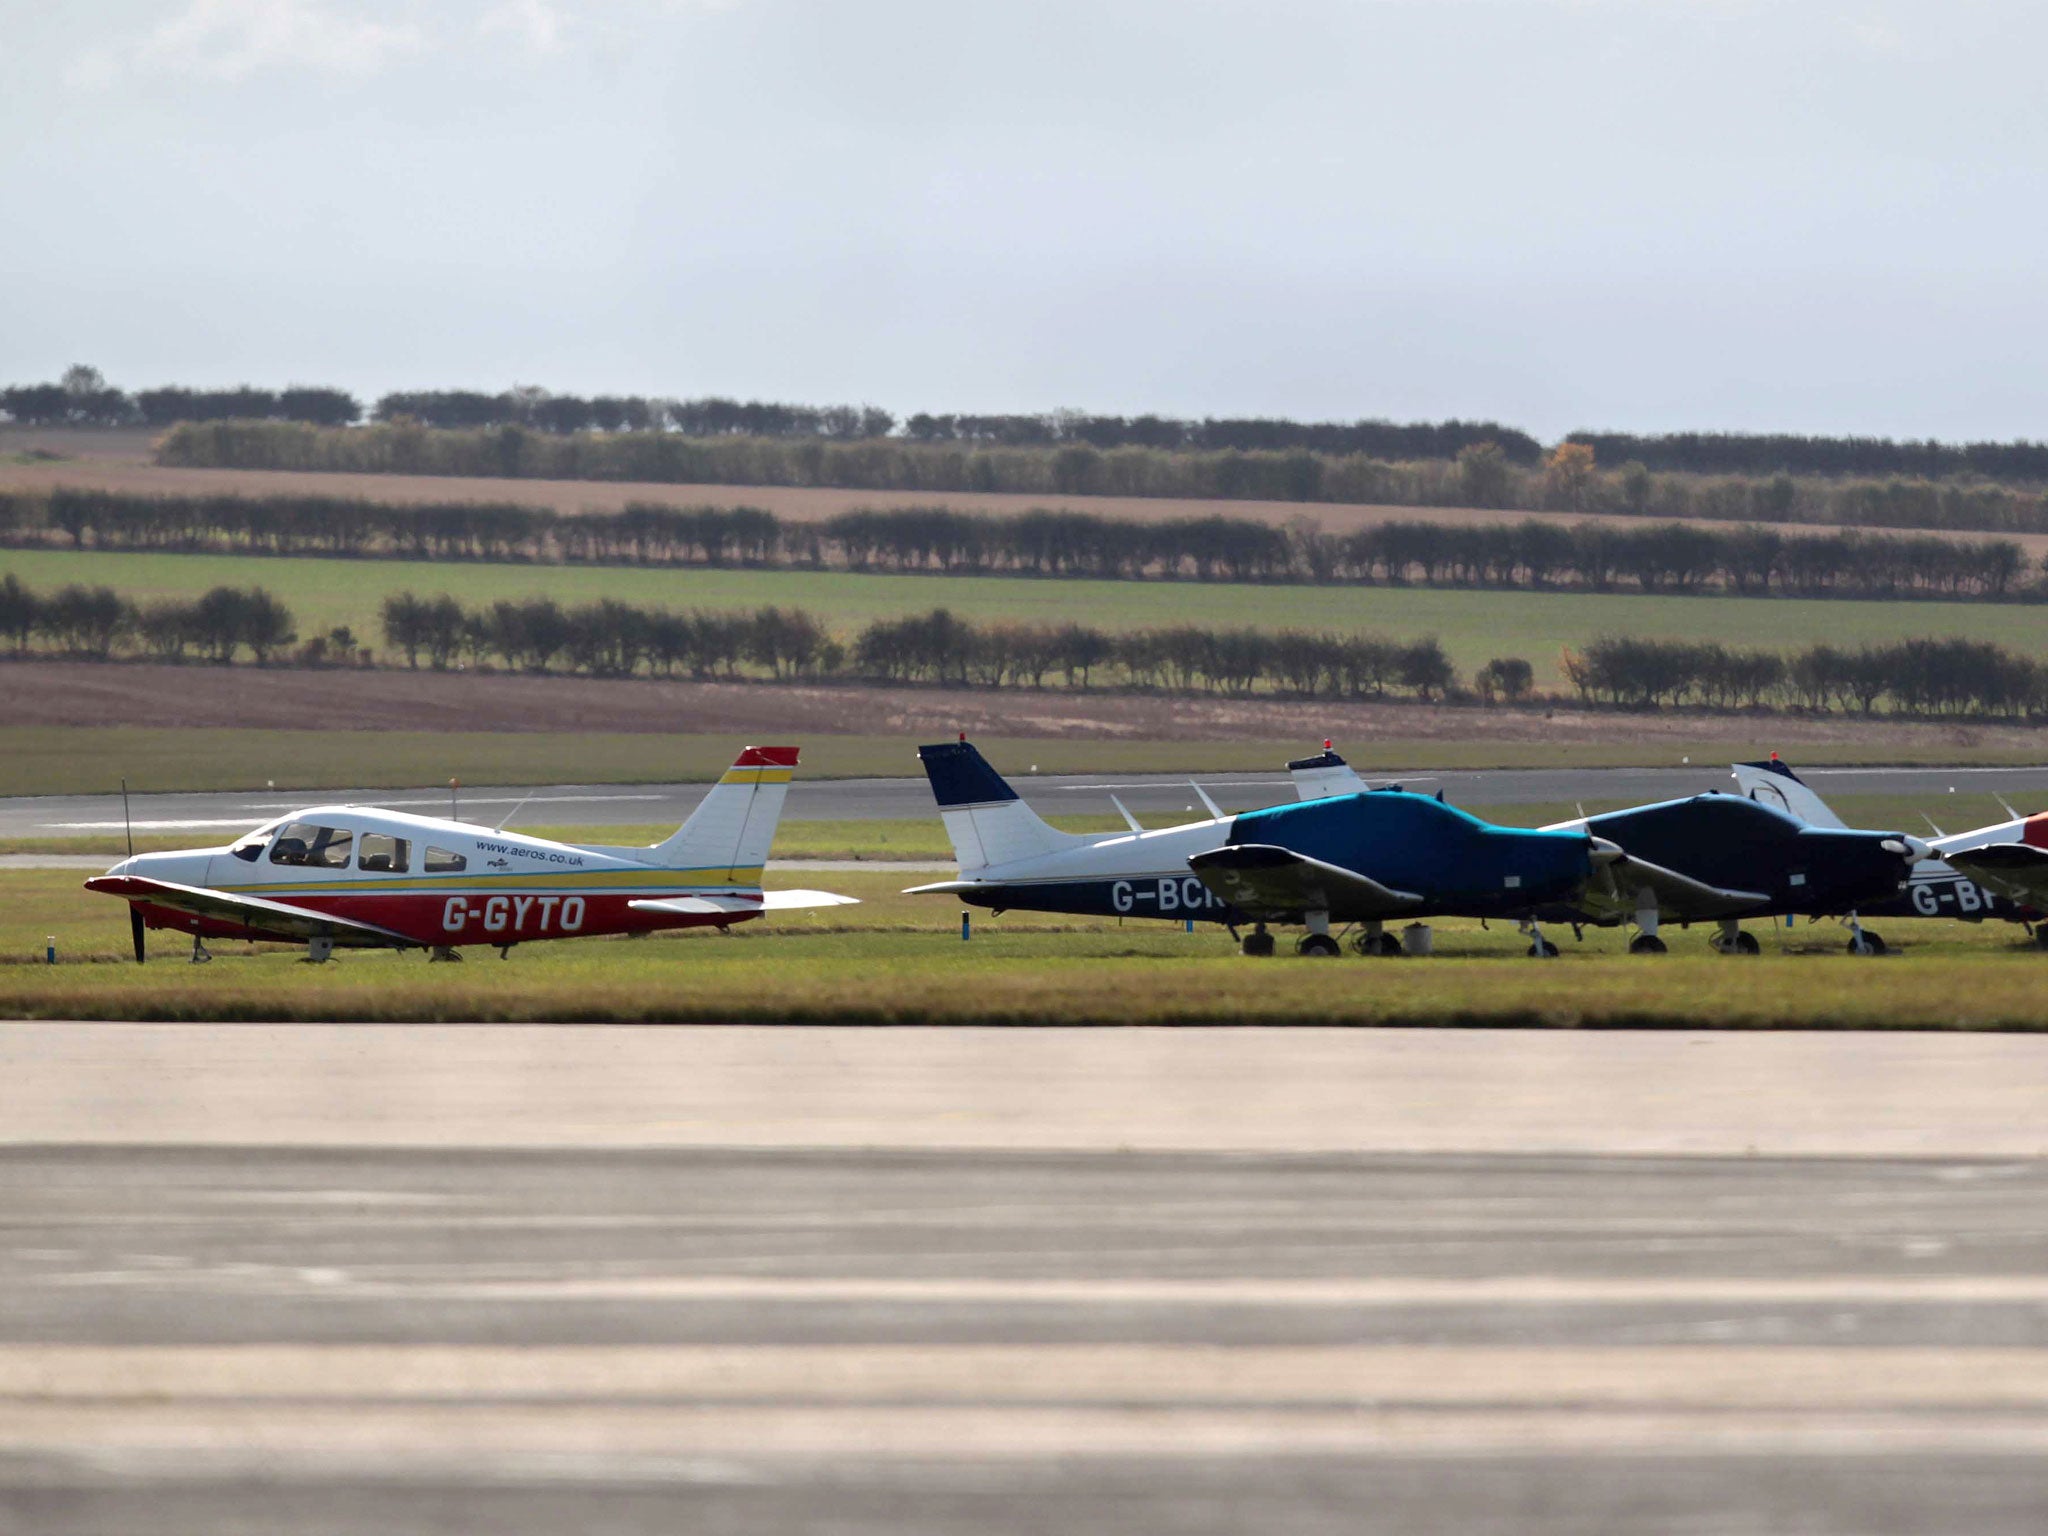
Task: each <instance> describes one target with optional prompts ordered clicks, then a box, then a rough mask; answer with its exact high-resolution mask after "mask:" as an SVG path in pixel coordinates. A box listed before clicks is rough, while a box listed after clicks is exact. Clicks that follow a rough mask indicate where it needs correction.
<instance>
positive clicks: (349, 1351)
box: [0, 1344, 2048, 1428]
mask: <svg viewBox="0 0 2048 1536" xmlns="http://www.w3.org/2000/svg"><path fill="white" fill-rule="evenodd" d="M284 1398H289V1399H292V1400H295V1401H298V1402H324V1401H345V1400H351V1399H360V1398H370V1399H375V1400H377V1401H379V1402H396V1401H406V1402H415V1401H418V1402H436V1401H446V1402H473V1401H477V1400H482V1399H492V1398H517V1399H535V1398H547V1399H563V1400H571V1401H575V1400H585V1401H597V1402H609V1403H621V1402H626V1401H630V1400H633V1399H679V1400H688V1399H712V1400H717V1401H761V1400H774V1401H778V1402H781V1401H788V1402H809V1403H853V1402H870V1401H883V1402H889V1403H896V1404H908V1403H913V1402H918V1401H939V1402H960V1403H980V1404H992V1403H1014V1404H1020V1405H1031V1404H1042V1403H1073V1404H1105V1405H1134V1404H1138V1403H1149V1404H1159V1405H1195V1404H1199V1405H1201V1406H1203V1407H1224V1406H1233V1405H1264V1406H1271V1405H1277V1404H1283V1403H1284V1404H1289V1405H1297V1406H1314V1405H1324V1406H1334V1405H1336V1404H1347V1405H1377V1406H1386V1407H1417V1406H1423V1405H1431V1406H1442V1407H1462V1408H1467V1409H1498V1408H1509V1407H1515V1408H1542V1409H1572V1410H1581V1409H1585V1410H1596V1409H1624V1408H1641V1409H1645V1410H1664V1411H1671V1410H1681V1409H1682V1410H1687V1411H1706V1410H1734V1409H1741V1410H1758V1411H1795V1410H1796V1411H1801V1412H1814V1411H1829V1412H1843V1411H1856V1412H1865V1411H1879V1410H1884V1411H1891V1410H1903V1409H1923V1410H1924V1409H1933V1408H1944V1409H1956V1408H1970V1409H1973V1410H1984V1411H1992V1410H2022V1409H2024V1410H2036V1409H2048V1350H2042V1349H1949V1348H1945V1347H1932V1348H1785V1347H1776V1346H1761V1347H1748V1348H1743V1347H1720V1346H1706V1347H1701V1346H1673V1347H1647V1348H1646V1347H1637V1346H1622V1347H1613V1346H1609V1347H1573V1348H1547V1347H1536V1348H1501V1347H1495V1346H1464V1345H1450V1346H1445V1345H1430V1346H1364V1347H1352V1348H1344V1347H1336V1348H1329V1347H1306V1348H1304V1347H1286V1348H1270V1347H1258V1348H1215V1347H1205V1346H1192V1347H1191V1346H1175V1345H1121V1344H1119V1345H1052V1346H1041V1345H1029V1346H1019V1345H972V1344H970V1345H929V1344H894V1345H829V1346H816V1345H758V1346H745V1347H727V1346H684V1347H675V1346H650V1345H639V1344H629V1345H608V1346H526V1345H520V1346H467V1345H423V1346H392V1345H294V1344H254V1345H229V1346H222V1347H196V1348H195V1347H182V1346H181V1347H101V1346H92V1345H79V1346H62V1345H22V1346H0V1403H6V1404H8V1405H18V1404H26V1403H73V1402H82V1401H106V1402H110V1403H112V1402H121V1401H133V1400H144V1401H147V1400H151V1399H160V1400H169V1401H171V1402H173V1403H180V1404H182V1403H189V1402H194V1401H200V1400H205V1401H227V1400H237V1399H239V1400H249V1399H284ZM2043 1427H2044V1428H2048V1420H2044V1425H2043Z"/></svg>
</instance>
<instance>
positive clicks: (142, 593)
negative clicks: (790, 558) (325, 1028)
mask: <svg viewBox="0 0 2048 1536" xmlns="http://www.w3.org/2000/svg"><path fill="white" fill-rule="evenodd" d="M5 571H12V572H14V573H15V574H16V575H18V576H19V577H20V578H21V579H22V581H24V582H26V583H27V584H28V585H29V586H30V587H32V588H33V589H35V590H36V591H38V592H48V591H50V590H51V589H53V588H56V587H61V586H64V585H65V584H67V583H71V582H82V583H86V584H89V585H95V586H110V587H113V588H115V589H116V590H118V591H119V592H121V593H122V595H123V596H125V597H127V598H129V599H131V600H134V601H138V602H141V601H147V600H151V599H157V598H186V599H189V598H195V597H197V596H199V595H200V594H201V593H203V592H205V591H207V590H208V589H209V588H212V587H216V586H221V585H228V586H249V585H261V586H263V587H264V588H266V589H267V590H269V591H270V592H272V593H273V594H275V595H276V596H277V597H278V598H279V599H281V600H282V601H283V602H284V603H285V604H286V605H287V606H288V607H289V608H290V609H291V611H292V614H293V616H294V618H295V619H296V620H297V623H298V630H299V634H300V635H301V636H302V637H303V636H311V635H316V634H322V633H325V632H326V631H327V630H329V629H331V628H333V627H335V626H337V625H347V626H348V627H349V628H350V629H351V630H353V631H354V633H355V636H356V639H357V641H358V643H359V644H364V645H371V646H375V647H377V648H378V649H379V650H380V651H381V652H384V653H385V659H386V660H387V661H388V660H390V659H392V658H391V656H390V654H389V652H388V649H387V648H386V647H384V645H383V636H382V629H381V619H380V615H381V612H382V604H383V601H384V599H385V597H386V596H388V595H390V594H392V593H396V592H403V591H412V592H416V593H419V594H421V595H422V596H432V595H436V594H439V593H443V592H446V593H449V594H451V595H452V596H454V597H456V598H457V599H459V600H460V601H461V602H463V603H464V604H466V605H469V606H477V605H485V606H488V605H489V604H490V603H492V602H495V601H498V600H499V599H518V598H524V597H534V596H549V597H553V598H554V599H556V600H557V601H558V602H560V603H563V604H564V605H574V604H577V603H585V602H595V601H597V600H599V599H601V598H614V599H617V600H619V601H621V602H626V603H632V604H637V605H641V606H657V607H668V608H674V609H688V608H708V609H724V610H750V609H754V608H760V607H764V606H769V605H775V606H780V607H793V608H801V609H804V610H806V611H808V612H810V613H812V614H814V615H816V616H817V618H818V619H819V620H820V621H821V622H822V623H824V624H825V625H826V627H827V628H829V629H831V630H833V631H835V632H836V633H838V634H839V635H840V636H841V637H842V638H844V639H847V640H851V639H852V638H853V637H854V636H855V635H856V634H858V632H859V631H860V630H861V629H862V628H863V627H864V626H865V625H867V624H869V623H871V622H873V621H875V620H877V619H896V618H901V617H903V616H905V615H907V614H913V613H921V612H924V611H926V610H929V609H932V608H940V607H943V608H948V609H951V610H952V611H953V612H954V613H956V614H958V615H960V616H961V617H963V618H967V619H971V620H973V621H974V622H976V623H980V624H988V623H1026V624H1062V623H1067V622H1077V623H1082V624H1089V625H1093V626H1095V627H1097V628H1099V629H1104V630H1115V631H1121V630H1134V629H1152V628H1168V627H1171V626H1173V625H1177V624H1196V625H1200V626H1202V627H1203V628H1209V629H1217V628H1225V629H1227V628H1250V629H1260V630H1267V631H1272V630H1280V629H1309V630H1329V631H1334V632H1342V633H1371V634H1382V635H1386V636H1388V637H1391V638H1394V639H1418V638H1421V637H1423V636H1427V635H1434V636H1436V637H1437V638H1439V639H1440V640H1441V641H1442V642H1443V644H1444V647H1445V649H1446V650H1447V651H1448V652H1449V654H1450V657H1451V659H1452V661H1453V662H1454V663H1456V665H1457V668H1458V671H1459V673H1460V674H1461V675H1462V676H1467V677H1469V676H1470V675H1471V673H1472V672H1473V671H1474V670H1476V669H1477V668H1479V667H1481V666H1483V665H1485V663H1486V662H1487V661H1488V660H1490V659H1491V658H1493V657H1496V656H1519V657H1522V658H1523V659H1525V660H1527V661H1528V662H1529V663H1530V664H1531V666H1532V667H1533V668H1534V669H1535V684H1536V687H1537V689H1538V690H1539V691H1546V692H1562V691H1567V689H1568V685H1567V683H1566V680H1565V678H1564V675H1563V671H1562V668H1561V667H1560V665H1559V653H1560V652H1561V651H1562V650H1564V649H1566V648H1568V647H1569V648H1575V647H1580V646H1583V645H1585V644H1586V643H1587V642H1588V641H1591V640H1593V639H1596V638H1597V637H1599V636H1601V635H1606V634H1617V635H1631V636H1637V637H1643V638H1665V639H1684V640H1696V641H1718V642H1720V643H1722V644H1725V645H1730V646H1739V647H1740V646H1755V647H1763V648H1766V649H1775V650H1797V649H1801V648H1803V647H1806V646H1809V645H1814V644H1817V643H1820V642H1823V641H1825V642H1828V643H1830V644H1834V645H1839V646H1850V647H1854V646H1857V645H1861V644H1866V643H1868V644H1873V645H1882V644H1890V643H1893V642H1896V641H1897V640H1899V639H1901V638H1902V637H1904V636H1907V635H1914V636H1923V635H1924V636H1941V637H1946V636H1959V637H1963V638H1968V639H1973V640H1988V641H1992V642H1995V643H1997V644H2000V645H2004V646H2007V647H2009V648H2011V649H2014V650H2019V651H2022V652H2038V651H2041V650H2044V649H2048V608H2044V607H2040V606H2036V605H2032V604H2022V603H1979V602H1961V603H1948V602H1898V603H1879V602H1858V601H1850V600H1838V599H1824V598H1745V597H1729V596H1723V595H1719V594H1707V595H1702V596H1693V597H1677V596H1661V595H1660V596H1645V595H1641V594H1630V593H1587V592H1499V591H1484V590H1463V589H1445V588H1427V589H1425V588H1412V587H1357V586H1292V585H1259V584H1254V583H1229V582H1168V581H1090V580H1072V579H1062V580H1031V579H1025V578H1019V577H1009V576H940V575H930V576H899V575H884V574H870V575H857V574H854V573H851V572H846V571H765V570H739V569H718V570H710V569H697V568H691V569H684V570H649V569H638V568H631V567H617V566H569V567H565V566H524V565H489V564H458V563H453V562H426V561H404V560H319V559H296V558H281V559H270V558H265V557H260V556H246V555H175V554H131V553H125V552H118V551H116V552H107V553H102V552H99V551H94V550H86V551H72V550H7V551H0V572H5Z"/></svg>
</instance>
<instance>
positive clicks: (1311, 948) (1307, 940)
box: [1294, 933, 1342, 959]
mask: <svg viewBox="0 0 2048 1536" xmlns="http://www.w3.org/2000/svg"><path fill="white" fill-rule="evenodd" d="M1294 952H1295V953H1296V954H1297V955H1306V956H1308V957H1309V958H1311V959H1328V958H1331V957H1333V956H1335V955H1337V954H1340V953H1341V952H1342V951H1340V950H1339V948H1338V947H1337V941H1336V940H1335V939H1333V938H1331V937H1330V936H1329V935H1328V934H1327V933H1311V934H1308V935H1306V936H1304V937H1302V938H1300V939H1297V940H1295V944H1294Z"/></svg>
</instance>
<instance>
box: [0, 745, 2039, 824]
mask: <svg viewBox="0 0 2048 1536" xmlns="http://www.w3.org/2000/svg"><path fill="white" fill-rule="evenodd" d="M998 766H1000V767H1002V768H1003V770H1004V771H1005V772H1007V773H1010V774H1011V775H1012V780H1013V782H1014V783H1015V784H1016V786H1017V788H1018V790H1019V792H1020V793H1021V794H1023V795H1024V797H1025V798H1026V799H1027V800H1029V801H1030V802H1031V803H1032V804H1033V805H1035V806H1037V807H1038V808H1039V809H1040V810H1042V811H1044V812H1046V813H1048V814H1056V813H1060V812H1072V813H1089V814H1103V815H1108V814H1113V810H1112V807H1111V805H1110V802H1109V797H1110V796H1111V795H1112V794H1114V795H1116V796H1117V797H1118V798H1119V799H1121V800H1122V801H1123V802H1124V803H1125V804H1126V805H1128V806H1130V808H1131V809H1132V810H1133V811H1134V812H1136V813H1137V814H1138V815H1140V816H1148V815H1149V816H1160V817H1163V816H1168V815H1173V814H1176V813H1186V812H1190V811H1192V812H1195V813H1196V814H1200V801H1199V800H1198V799H1197V798H1196V797H1195V795H1194V794H1193V792H1192V791H1191V790H1190V789H1189V786H1188V780H1187V778H1186V777H1185V776H1182V777H1175V776H1173V775H1168V774H1131V775H1123V774H1110V775H1104V774H1044V775H1035V774H1028V773H1017V772H1015V771H1014V770H1015V768H1016V765H1015V764H1001V765H998ZM1283 766H1284V765H1282V764H1279V763H1275V764H1274V770H1275V771H1274V772H1272V773H1267V774H1243V773H1240V774H1227V773H1226V774H1203V775H1201V776H1200V779H1201V784H1202V787H1203V788H1204V789H1205V790H1207V791H1208V792H1209V794H1210V795H1212V796H1213V797H1214V798H1215V799H1216V800H1217V801H1218V803H1220V804H1221V805H1223V806H1224V807H1225V808H1226V809H1228V810H1248V809H1251V808H1253V807H1255V806H1261V805H1271V804H1273V803H1274V802H1276V801H1279V800H1286V799H1291V798H1292V797H1293V785H1292V783H1291V782H1290V781H1289V780H1288V778H1287V777H1286V774H1285V773H1284V771H1282V769H1283ZM1800 771H1801V774H1802V776H1804V777H1805V778H1807V779H1808V781H1809V782H1811V783H1812V784H1813V786H1814V787H1815V788H1816V789H1818V790H1819V791H1820V792H1821V793H1822V794H1824V795H1857V794H1896V795H1913V796H1920V797H1924V798H1925V799H1926V801H1927V804H1928V807H1929V808H1930V809H1935V808H1938V807H1939V806H1940V803H1941V801H1942V800H1943V799H1944V798H1946V797H1947V796H1948V794H1949V793H1950V791H1951V790H1956V791H1961V792H1967V793H1973V794H1987V795H1988V794H2000V795H2005V796H2007V797H2008V798H2011V799H2013V800H2015V801H2016V802H2017V801H2029V802H2032V804H2033V805H2034V806H2038V805H2040V804H2048V767H2041V768H1814V769H1802V770H1800ZM1374 782H1402V783H1406V784H1408V785H1410V786H1412V787H1415V788H1418V789H1422V790H1424V791H1425V792H1426V793H1430V794H1434V793H1436V792H1437V791H1438V790H1442V791H1443V793H1444V795H1445V797H1446V798H1448V799H1449V800H1451V801H1452V802H1453V803H1454V804H1460V805H1528V804H1560V805H1568V804H1570V803H1572V802H1574V801H1579V800H1583V801H1587V802H1589V803H1591V802H1594V801H1602V802H1605V801H1615V802H1620V803H1626V804H1636V803H1641V802H1644V801H1651V800H1662V799H1669V798H1672V797H1674V796H1678V795H1691V794H1700V793H1704V792H1705V791H1708V790H1716V789H1721V790H1725V789H1730V788H1732V787H1733V779H1732V778H1731V776H1730V774H1729V772H1728V768H1727V766H1726V765H1725V764H1718V763H1715V764H1701V765H1694V766H1689V767H1677V768H1555V769H1552V768H1543V769H1516V770H1499V771H1489V772H1479V773H1472V772H1457V773H1452V772H1443V773H1426V774H1418V775H1410V776H1407V777H1405V778H1398V777H1397V778H1396V779H1394V780H1385V779H1375V781H1374ZM705 788H706V786H705V785H702V784H627V785H617V784H614V785H604V784H557V785H549V786H546V787H542V788H538V789H531V790H529V789H523V788H516V787H515V788H504V787H500V788H492V787H487V786H480V787H477V788H473V789H470V788H465V789H464V790H463V791H462V792H461V796H460V799H459V802H455V801H451V797H450V795H449V793H448V791H447V790H446V789H445V788H441V789H431V788H430V789H417V790H389V789H382V790H371V789H356V790H318V791H313V790H308V791H301V792H296V793H295V792H291V791H283V790H267V791H262V792H249V791H231V792H220V793H205V794H178V795H142V794H138V795H132V796H131V797H130V807H129V814H130V816H131V818H132V821H133V825H134V828H135V830H136V831H138V832H147V833H167V832H192V833H193V834H195V836H201V837H204V836H211V835H216V834H217V835H222V836H225V835H227V834H230V833H232V832H234V831H237V830H241V829H245V828H248V827H252V826H255V825H256V824H258V823H259V822H263V821H268V820H270V819H271V818H273V817H275V816H279V815H282V814H283V813H284V812H286V811H291V810H295V809H297V808H299V807H300V806H304V805H308V804H314V803H319V804H334V803H349V804H359V805H380V806H387V807H392V808H396V809H403V810H412V811H418V812H421V813H422V814H425V815H445V814H448V812H449V811H450V810H451V808H454V809H458V810H459V811H460V812H461V814H462V815H463V816H465V817H467V818H470V819H474V820H481V821H486V822H491V823H495V822H497V821H498V820H499V818H501V817H503V816H506V815H507V814H508V813H511V812H513V811H515V810H516V811H517V812H518V815H517V819H516V820H515V821H514V822H513V825H514V826H515V827H516V826H519V825H527V826H532V825H548V824H559V823H564V822H569V823H575V824H578V825H591V824H596V825H603V826H617V825H622V824H630V823H645V822H656V823H662V822H680V821H681V820H682V819H683V818H684V817H685V816H687V815H688V814H689V813H690V812H691V811H692V810H694V809H695V808H696V806H697V802H698V801H699V800H701V799H702V798H703V796H704V791H705ZM2023 808H2026V807H2023ZM931 814H932V798H931V789H930V787H929V786H928V785H927V784H926V783H925V781H924V780H923V779H922V778H902V779H806V778H803V777H801V776H799V777H798V778H797V780H796V781H795V783H793V784H792V785H791V786H790V793H789V801H788V807H787V810H786V812H785V815H786V817H787V818H788V819H789V820H792V821H842V820H851V821H866V820H882V819H890V820H900V819H905V818H916V817H925V816H930V815H931ZM121 827H122V807H121V797H120V796H119V795H31V796H19V797H14V798H9V799H0V838H6V837H65V836H73V837H75V836H87V835H91V834H94V833H99V834H105V833H109V832H119V831H120V830H121Z"/></svg>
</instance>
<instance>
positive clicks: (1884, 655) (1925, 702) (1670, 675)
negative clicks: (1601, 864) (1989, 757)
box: [1561, 635, 2048, 720]
mask: <svg viewBox="0 0 2048 1536" xmlns="http://www.w3.org/2000/svg"><path fill="white" fill-rule="evenodd" d="M1561 660H1562V665H1563V668H1564V673H1565V676H1566V678H1567V679H1568V680H1569V681H1570V682H1571V684H1572V686H1573V687H1574V688H1575V689H1577V690H1578V694H1579V697H1580V699H1581V700H1582V701H1583V702H1585V703H1589V704H1614V705H1620V706H1623V707H1625V708H1631V709H1645V708H1657V707H1660V706H1663V705H1677V704H1688V703H1691V704H1701V705H1706V706H1708V707H1711V708H1716V709H1737V708H1742V709H1760V708H1766V707H1774V706H1775V707H1790V708H1795V709H1800V710H1805V711H1809V712H1814V713H1829V712H1833V711H1836V710H1840V711H1842V712H1843V713H1849V712H1854V713H1857V714H1863V715H1869V714H1874V713H1876V712H1877V709H1878V706H1879V705H1881V704H1882V705H1884V706H1886V708H1887V709H1888V710H1889V711H1890V712H1892V713H1896V714H1904V715H1935V716H1994V717H1998V718H2003V719H2017V718H2027V719H2036V720H2038V719H2042V718H2044V717H2048V667H2044V666H2043V665H2042V664H2041V663H2040V662H2038V661H2036V660H2035V659H2034V658H2032V657H2030V656H2025V655H2021V654H2019V653H2017V652H2013V651H2008V650H2006V649H2005V648H2004V647H2003V646H1999V645H1994V644H1992V643H1991V642H1989V641H1984V640H1962V639H1935V638H1918V639H1908V640H1901V641H1897V642H1895V643H1892V644H1887V645H1865V646H1860V647H1858V648H1856V649H1854V650H1850V649H1847V648H1845V647H1840V646H1834V645H1827V644H1821V645H1813V646H1808V647H1807V648H1806V649H1805V650H1802V651H1795V652H1790V653H1784V652H1779V651H1770V650H1745V649H1740V648H1735V647H1730V646H1724V645H1719V644H1715V643H1709V642H1700V641H1689V640H1647V639H1642V638H1640V637H1637V636H1628V635H1608V636H1603V637H1601V638H1600V639H1598V640H1595V641H1594V642H1593V643H1592V644H1591V645H1588V646H1587V647H1586V648H1585V649H1584V650H1581V651H1567V652H1565V654H1564V656H1563V657H1562V658H1561Z"/></svg>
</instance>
